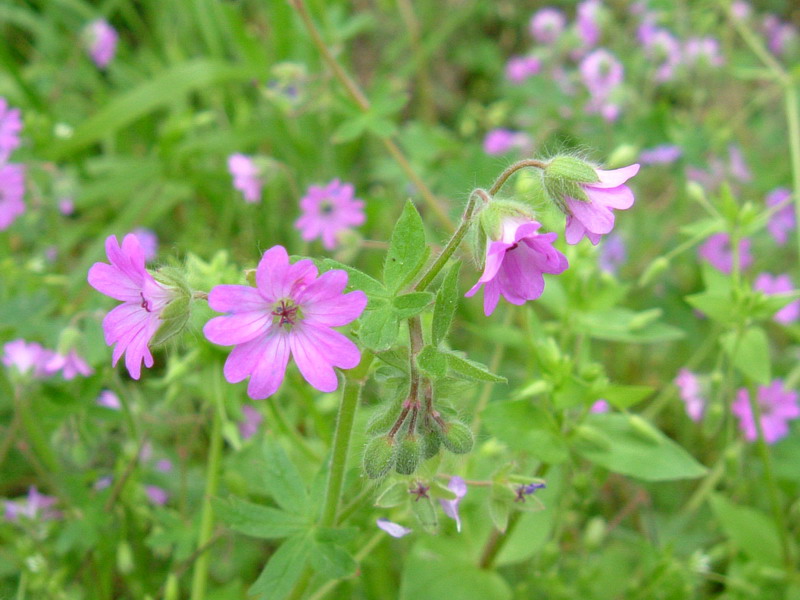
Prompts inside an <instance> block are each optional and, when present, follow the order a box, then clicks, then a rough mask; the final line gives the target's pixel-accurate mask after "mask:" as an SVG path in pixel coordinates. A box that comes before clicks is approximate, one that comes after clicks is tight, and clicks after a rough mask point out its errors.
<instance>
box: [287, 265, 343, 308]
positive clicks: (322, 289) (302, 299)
mask: <svg viewBox="0 0 800 600" xmlns="http://www.w3.org/2000/svg"><path fill="white" fill-rule="evenodd" d="M346 286H347V271H342V270H341V269H333V270H331V271H327V272H325V273H323V274H322V275H320V276H319V278H318V279H316V280H315V281H314V282H312V283H310V284H308V285H307V286H306V287H305V288H304V289H302V290H300V291H299V292H298V293H297V297H296V298H295V300H296V301H297V303H298V304H303V305H306V306H308V305H313V304H314V303H316V302H320V301H322V300H327V299H329V298H334V297H336V296H339V295H340V294H341V293H342V292H343V291H344V288H345V287H346Z"/></svg>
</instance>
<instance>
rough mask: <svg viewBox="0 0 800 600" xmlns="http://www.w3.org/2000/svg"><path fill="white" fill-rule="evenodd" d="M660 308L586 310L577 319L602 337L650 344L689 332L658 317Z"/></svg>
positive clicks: (587, 330)
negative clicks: (639, 310) (641, 310)
mask: <svg viewBox="0 0 800 600" xmlns="http://www.w3.org/2000/svg"><path fill="white" fill-rule="evenodd" d="M659 316H660V311H643V312H640V313H636V312H634V311H632V310H630V309H627V308H612V309H609V310H603V311H597V312H592V313H585V314H581V315H579V316H578V318H577V319H576V328H577V329H579V330H580V331H581V332H583V333H585V334H587V335H589V336H591V337H593V338H596V339H600V340H610V341H614V342H630V343H639V344H648V343H655V342H667V341H671V340H677V339H680V338H682V337H684V335H685V333H684V332H683V331H682V330H681V329H678V328H677V327H673V326H671V325H667V324H665V323H661V322H659V321H658V318H659Z"/></svg>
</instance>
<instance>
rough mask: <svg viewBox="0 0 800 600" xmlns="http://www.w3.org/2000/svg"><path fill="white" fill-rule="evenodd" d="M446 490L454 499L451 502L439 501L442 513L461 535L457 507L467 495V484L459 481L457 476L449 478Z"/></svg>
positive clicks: (459, 478) (461, 480)
mask: <svg viewBox="0 0 800 600" xmlns="http://www.w3.org/2000/svg"><path fill="white" fill-rule="evenodd" d="M447 489H448V490H450V491H451V492H453V493H454V494H455V495H456V497H455V498H454V499H453V500H442V499H440V500H439V504H441V505H442V511H444V514H446V515H447V516H448V517H450V518H451V519H453V520H454V521H455V522H456V531H458V532H459V533H461V517H460V516H459V515H458V505H459V503H460V502H461V499H462V498H463V497H464V496H466V495H467V482H466V481H464V480H463V479H461V477H459V476H458V475H454V476H453V477H451V478H450V481H449V482H448V484H447Z"/></svg>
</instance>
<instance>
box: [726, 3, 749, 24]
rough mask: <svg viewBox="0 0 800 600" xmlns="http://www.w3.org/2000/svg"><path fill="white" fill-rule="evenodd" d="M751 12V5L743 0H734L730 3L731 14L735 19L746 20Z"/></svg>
mask: <svg viewBox="0 0 800 600" xmlns="http://www.w3.org/2000/svg"><path fill="white" fill-rule="evenodd" d="M752 12H753V9H752V7H751V6H750V5H749V4H748V3H747V2H745V1H744V0H734V1H733V2H732V3H731V14H732V15H733V18H734V19H736V20H737V21H746V20H747V19H748V18H750V14H751V13H752Z"/></svg>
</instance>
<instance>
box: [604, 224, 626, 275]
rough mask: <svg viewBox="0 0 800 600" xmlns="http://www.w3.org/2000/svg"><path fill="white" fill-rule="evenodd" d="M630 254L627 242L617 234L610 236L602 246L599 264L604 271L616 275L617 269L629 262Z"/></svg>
mask: <svg viewBox="0 0 800 600" xmlns="http://www.w3.org/2000/svg"><path fill="white" fill-rule="evenodd" d="M627 258H628V252H627V250H626V248H625V242H624V241H623V240H622V238H621V237H620V236H619V235H617V234H614V233H612V234H610V235H609V236H607V237H606V239H605V241H604V242H603V244H602V245H601V246H600V256H599V257H598V259H597V263H598V265H599V266H600V269H601V270H602V271H605V272H606V273H616V272H617V269H618V268H619V267H620V266H621V265H622V264H623V263H624V262H625V261H626V260H627Z"/></svg>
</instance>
